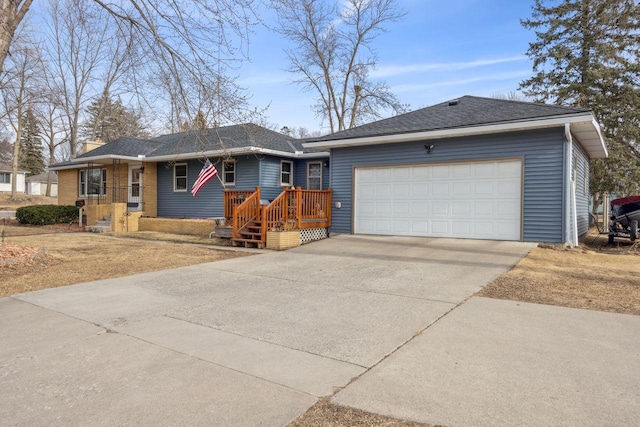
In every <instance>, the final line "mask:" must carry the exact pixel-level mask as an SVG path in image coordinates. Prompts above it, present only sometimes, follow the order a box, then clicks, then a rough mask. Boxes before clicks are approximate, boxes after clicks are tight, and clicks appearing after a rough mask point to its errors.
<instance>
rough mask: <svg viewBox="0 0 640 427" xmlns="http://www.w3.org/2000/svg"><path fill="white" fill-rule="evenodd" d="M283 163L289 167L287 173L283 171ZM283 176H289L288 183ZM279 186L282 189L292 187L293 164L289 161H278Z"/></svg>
mask: <svg viewBox="0 0 640 427" xmlns="http://www.w3.org/2000/svg"><path fill="white" fill-rule="evenodd" d="M285 163H286V164H288V165H289V171H287V172H285V171H284V170H283V169H284V168H283V166H284V165H285ZM284 174H289V180H288V181H285V180H284V179H283V175H284ZM280 185H282V186H283V187H293V162H292V161H291V160H280Z"/></svg>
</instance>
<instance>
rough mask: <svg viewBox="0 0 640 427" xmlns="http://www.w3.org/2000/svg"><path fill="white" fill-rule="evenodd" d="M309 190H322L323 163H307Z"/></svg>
mask: <svg viewBox="0 0 640 427" xmlns="http://www.w3.org/2000/svg"><path fill="white" fill-rule="evenodd" d="M307 190H322V162H309V163H307Z"/></svg>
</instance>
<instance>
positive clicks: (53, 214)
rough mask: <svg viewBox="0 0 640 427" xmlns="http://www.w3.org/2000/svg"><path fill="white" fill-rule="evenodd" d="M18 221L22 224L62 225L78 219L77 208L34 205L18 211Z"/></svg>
mask: <svg viewBox="0 0 640 427" xmlns="http://www.w3.org/2000/svg"><path fill="white" fill-rule="evenodd" d="M16 219H17V220H18V222H20V223H21V224H32V225H50V224H62V223H68V222H71V221H75V220H77V219H78V208H77V207H75V206H58V205H34V206H23V207H20V208H18V209H16Z"/></svg>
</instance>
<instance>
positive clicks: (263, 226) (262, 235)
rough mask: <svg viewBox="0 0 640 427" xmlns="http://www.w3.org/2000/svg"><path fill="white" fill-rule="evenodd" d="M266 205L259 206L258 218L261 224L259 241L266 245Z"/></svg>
mask: <svg viewBox="0 0 640 427" xmlns="http://www.w3.org/2000/svg"><path fill="white" fill-rule="evenodd" d="M266 212H267V205H264V206H263V205H260V216H261V217H262V222H261V223H260V240H261V241H262V243H265V244H266V243H267V213H266Z"/></svg>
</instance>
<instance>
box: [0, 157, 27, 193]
mask: <svg viewBox="0 0 640 427" xmlns="http://www.w3.org/2000/svg"><path fill="white" fill-rule="evenodd" d="M11 169H12V168H11V164H10V163H0V192H1V193H6V192H11ZM26 177H27V171H24V170H21V169H18V180H17V182H16V191H17V192H18V193H24V192H25V188H26V187H25V179H26Z"/></svg>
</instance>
